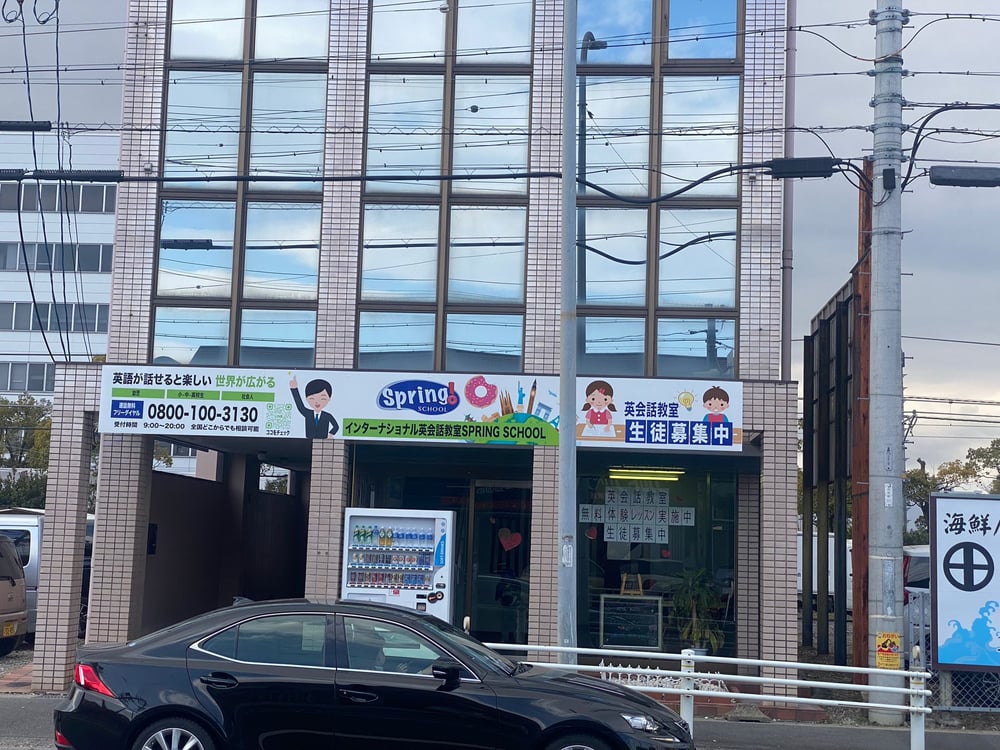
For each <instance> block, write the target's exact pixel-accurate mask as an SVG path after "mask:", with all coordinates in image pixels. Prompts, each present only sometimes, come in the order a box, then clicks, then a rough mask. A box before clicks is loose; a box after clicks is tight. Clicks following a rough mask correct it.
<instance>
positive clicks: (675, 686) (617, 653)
mask: <svg viewBox="0 0 1000 750" xmlns="http://www.w3.org/2000/svg"><path fill="white" fill-rule="evenodd" d="M486 645H487V646H489V647H490V648H493V649H495V650H497V651H509V652H516V653H522V652H523V653H530V652H534V653H539V654H566V655H572V656H573V657H574V660H575V657H577V656H600V657H601V658H602V663H601V664H595V665H586V664H575V663H574V664H567V663H564V662H545V661H527V662H526V663H528V664H536V665H538V666H561V667H566V668H569V669H573V670H574V671H577V672H583V673H596V674H598V675H600V676H601V677H603V678H604V679H611V675H625V676H626V679H621V678H620V677H616V678H615V681H616V682H621V683H623V684H626V685H628V686H629V687H631V688H632V689H634V690H638V691H640V692H643V693H660V694H665V695H677V696H679V698H680V715H681V718H682V719H684V721H685V722H687V725H688V727H689V728H690V730H691V736H692V737H693V736H694V701H695V697H696V696H698V697H712V696H716V697H725V698H738V699H741V700H746V701H758V702H762V703H786V704H799V705H811V706H844V707H848V708H862V709H868V710H876V711H886V712H894V711H899V712H902V713H908V714H909V715H910V750H924V736H925V718H926V716H927V715H928V714H930V713H931V709H930V708H929V707H928V706H927V705H926V703H927V697H928V696H929V695H930V694H931V693H930V691H929V690H927V688H926V681H927V679H928V678H929V677H930V674H928V673H927V672H923V671H910V672H906V671H901V670H895V669H876V668H873V667H845V666H837V665H833V664H811V663H810V664H807V663H802V662H791V661H766V660H759V659H737V658H731V657H724V656H704V655H701V654H696V653H695V652H694V651H692V650H690V649H685V650H684V651H682V652H681V653H679V654H670V653H661V652H650V651H624V650H613V649H603V648H568V647H564V646H527V645H521V644H509V643H488V644H486ZM609 657H613V658H626V659H640V660H642V661H651V660H654V661H661V660H662V661H679V662H680V669H679V670H674V669H660V668H657V667H632V666H620V665H609V664H605V663H604V662H603V660H604V659H607V658H609ZM701 664H728V665H734V666H741V667H745V668H746V667H749V668H752V669H754V670H760V669H773V670H788V671H793V670H800V669H808V670H811V671H825V672H830V673H850V674H853V675H865V676H867V677H872V676H883V677H894V678H907V679H908V685H909V686H908V687H890V686H884V685H878V686H871V685H860V684H855V683H853V682H852V683H844V682H823V681H817V680H800V679H793V678H789V677H776V676H775V677H766V676H765V677H756V676H753V675H743V674H728V673H727V674H720V673H718V672H704V671H699V670H698V669H697V668H696V667H697V666H699V665H701ZM630 675H635V676H637V677H642V678H645V679H643V680H642V681H641V682H640V681H639V680H636V681H633V680H631V679H628V676H630ZM720 680H725V682H733V683H744V684H747V685H761V686H772V687H786V688H794V689H795V691H796V692H797V691H798V688H800V687H808V688H829V689H832V690H842V691H850V692H856V693H859V694H861V695H864V694H869V695H868V697H869V700H868V701H863V700H842V699H837V698H806V697H802V696H799V695H783V694H781V693H765V692H761V693H747V692H732V691H729V690H724V689H719V687H721V686H719V682H720ZM870 694H879V695H887V694H891V695H899V696H902V697H903V698H908V699H909V700H908V701H907V700H904V701H903V702H901V703H884V702H875V701H872V700H871V698H872V697H873V696H872V695H870ZM883 700H884V699H883Z"/></svg>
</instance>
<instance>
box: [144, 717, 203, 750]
mask: <svg viewBox="0 0 1000 750" xmlns="http://www.w3.org/2000/svg"><path fill="white" fill-rule="evenodd" d="M173 748H184V750H215V742H214V741H213V740H212V738H211V736H210V735H209V734H208V732H206V731H205V729H204V728H202V727H201V725H199V724H196V723H194V722H193V721H188V720H187V719H165V720H163V721H158V722H156V723H155V724H151V725H150V726H148V727H146V729H145V730H143V732H142V734H140V735H139V737H138V738H136V741H135V742H133V743H132V750H173Z"/></svg>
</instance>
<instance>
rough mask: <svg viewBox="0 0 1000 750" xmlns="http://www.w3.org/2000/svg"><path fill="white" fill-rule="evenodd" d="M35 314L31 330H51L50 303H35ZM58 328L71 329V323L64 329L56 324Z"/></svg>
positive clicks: (32, 318) (32, 317)
mask: <svg viewBox="0 0 1000 750" xmlns="http://www.w3.org/2000/svg"><path fill="white" fill-rule="evenodd" d="M35 312H36V314H35V315H32V316H31V330H32V331H47V330H49V303H48V302H39V303H37V304H36V305H35ZM54 327H55V328H56V330H69V325H66V326H64V327H63V328H62V329H60V328H59V327H58V325H56V326H54Z"/></svg>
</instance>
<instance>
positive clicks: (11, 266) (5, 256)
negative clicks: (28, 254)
mask: <svg viewBox="0 0 1000 750" xmlns="http://www.w3.org/2000/svg"><path fill="white" fill-rule="evenodd" d="M20 256H21V246H20V245H19V244H18V243H17V242H0V270H2V271H16V270H17V261H18V259H19V258H20Z"/></svg>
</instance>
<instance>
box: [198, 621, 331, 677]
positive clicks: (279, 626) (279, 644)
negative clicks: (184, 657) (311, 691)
mask: <svg viewBox="0 0 1000 750" xmlns="http://www.w3.org/2000/svg"><path fill="white" fill-rule="evenodd" d="M237 628H238V629H239V634H238V635H237V637H236V658H237V659H238V660H240V661H249V662H257V663H259V664H289V665H296V666H306V667H323V666H326V631H327V627H326V615H319V614H293V615H274V616H272V617H259V618H257V619H255V620H248V621H247V622H244V623H241V624H240V625H238V626H237ZM218 637H219V636H216V638H218ZM214 640H215V639H212V641H208V642H207V643H206V646H207V645H208V644H209V643H212V642H213V641H214ZM228 642H229V640H228V639H224V641H223V643H228ZM223 643H220V644H219V645H220V646H222V648H226V646H224V645H223ZM225 655H226V654H223V656H225Z"/></svg>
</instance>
